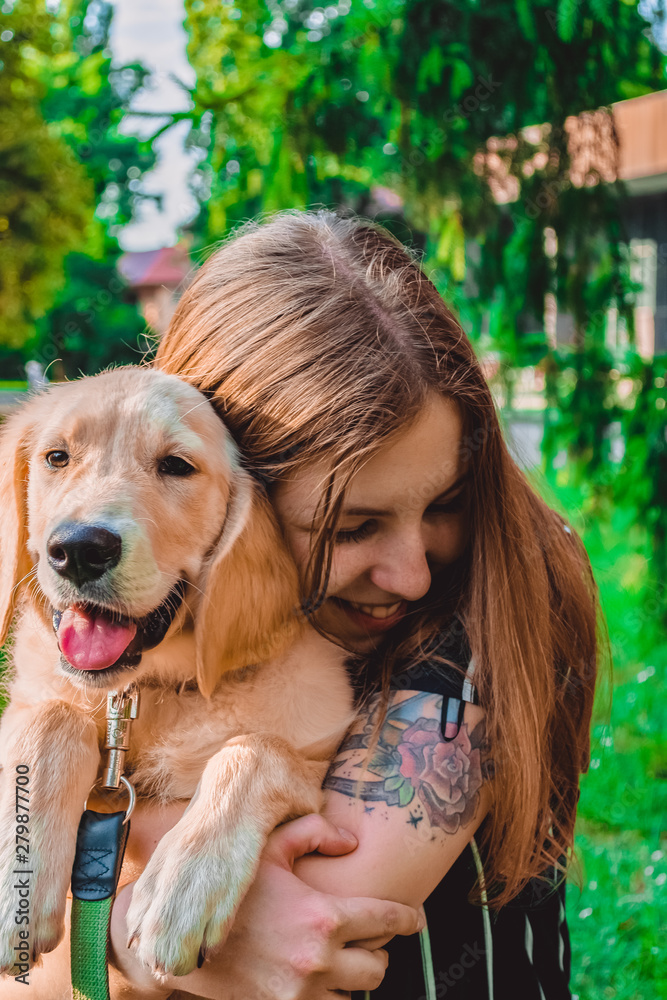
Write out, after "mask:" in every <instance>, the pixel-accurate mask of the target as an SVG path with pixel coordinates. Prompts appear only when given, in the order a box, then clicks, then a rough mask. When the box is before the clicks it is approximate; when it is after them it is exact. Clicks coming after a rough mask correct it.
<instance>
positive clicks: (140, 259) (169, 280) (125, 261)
mask: <svg viewBox="0 0 667 1000" xmlns="http://www.w3.org/2000/svg"><path fill="white" fill-rule="evenodd" d="M192 266H193V265H192V262H191V260H190V258H189V257H188V252H187V250H186V248H185V247H184V246H183V244H182V243H179V244H178V245H177V246H175V247H162V248H161V249H160V250H144V251H140V252H133V253H125V254H123V256H122V257H121V258H120V260H119V261H118V270H119V271H120V273H121V274H122V276H123V277H124V278H125V280H126V281H127V283H128V285H129V286H130V288H146V287H150V288H155V287H162V286H166V287H167V288H177V287H178V286H179V285H180V284H181V282H182V281H183V279H184V278H185V277H186V275H187V274H188V273H189V272H190V271H191V270H192Z"/></svg>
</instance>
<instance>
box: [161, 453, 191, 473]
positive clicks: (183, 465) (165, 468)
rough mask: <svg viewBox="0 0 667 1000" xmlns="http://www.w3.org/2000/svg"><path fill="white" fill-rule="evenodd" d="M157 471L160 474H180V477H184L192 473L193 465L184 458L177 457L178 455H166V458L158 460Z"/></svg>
mask: <svg viewBox="0 0 667 1000" xmlns="http://www.w3.org/2000/svg"><path fill="white" fill-rule="evenodd" d="M157 471H158V472H159V473H160V475H161V476H180V477H181V478H185V477H186V476H191V475H192V473H193V472H194V471H195V467H194V465H190V463H189V462H186V461H185V459H184V458H179V457H178V455H167V457H166V458H163V459H162V460H161V461H160V464H159V465H158V467H157Z"/></svg>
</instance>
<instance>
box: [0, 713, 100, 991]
mask: <svg viewBox="0 0 667 1000" xmlns="http://www.w3.org/2000/svg"><path fill="white" fill-rule="evenodd" d="M0 736H1V739H0V745H1V746H2V774H1V775H0V973H3V972H9V971H12V970H13V973H14V974H16V972H17V970H16V968H14V967H15V966H17V965H18V962H17V956H18V954H19V953H20V952H23V953H25V952H26V951H27V952H28V953H29V956H30V957H29V963H30V964H32V963H33V962H34V961H36V959H37V957H38V956H39V955H40V954H41V953H42V952H47V951H52V950H53V949H54V948H55V947H56V945H57V944H58V943H59V941H60V940H61V938H62V936H63V932H64V919H65V903H66V898H67V889H68V886H69V883H70V878H71V875H72V863H73V861H74V850H75V847H76V832H77V827H78V824H79V819H80V817H81V812H82V810H83V804H84V801H85V799H86V796H87V794H88V792H89V790H90V788H91V785H92V784H93V782H94V781H95V776H96V774H97V768H98V764H99V759H100V755H99V750H98V741H97V731H96V728H95V724H94V722H93V721H92V720H91V719H90V718H88V717H87V716H85V715H84V714H83V713H82V712H80V711H79V710H78V709H75V708H72V707H71V706H70V705H68V704H66V703H65V702H64V701H50V702H44V703H43V704H41V705H37V706H31V707H30V708H18V707H16V708H14V707H12V706H11V705H10V706H9V707H8V708H7V710H6V712H5V713H4V715H3V719H2V731H1V733H0ZM26 932H27V934H26ZM17 946H18V949H17Z"/></svg>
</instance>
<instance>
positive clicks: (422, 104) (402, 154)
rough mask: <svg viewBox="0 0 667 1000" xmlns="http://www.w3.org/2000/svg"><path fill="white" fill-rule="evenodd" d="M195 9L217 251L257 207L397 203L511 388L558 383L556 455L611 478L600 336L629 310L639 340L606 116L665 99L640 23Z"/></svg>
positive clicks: (437, 2) (414, 7)
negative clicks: (510, 378) (396, 198)
mask: <svg viewBox="0 0 667 1000" xmlns="http://www.w3.org/2000/svg"><path fill="white" fill-rule="evenodd" d="M186 6H187V11H188V19H187V24H188V29H189V33H190V44H189V56H190V60H191V62H192V64H193V65H194V67H195V69H196V70H197V84H196V88H195V90H194V93H193V100H194V104H195V112H194V115H193V120H194V125H195V129H194V132H193V137H192V141H193V142H199V143H200V144H201V145H202V146H203V147H204V148H206V150H207V156H206V160H205V163H204V164H203V165H202V167H201V169H200V173H199V177H198V181H197V183H198V186H199V190H200V193H201V194H202V196H203V201H204V202H205V207H204V209H203V213H202V217H201V219H200V220H199V223H198V226H199V232H200V236H201V239H202V242H203V243H204V244H210V243H211V242H212V241H213V240H215V239H217V238H219V237H220V236H221V235H222V234H223V233H224V231H225V230H226V228H228V227H229V226H230V225H233V223H234V222H235V221H236V220H238V219H241V218H245V217H248V216H252V215H255V214H257V213H259V212H262V211H271V210H273V209H275V208H280V207H292V206H305V205H312V204H317V203H325V204H338V205H341V204H342V205H348V206H350V207H352V208H354V209H356V210H357V211H362V212H363V211H367V210H368V209H369V208H370V210H371V211H375V208H376V207H377V206H376V205H375V204H374V200H373V189H374V188H375V187H376V186H377V185H384V186H386V187H388V188H389V189H391V190H392V191H394V192H397V193H398V194H399V195H400V196H401V199H402V202H403V210H402V213H394V214H395V215H397V216H398V217H397V218H395V220H394V221H395V222H396V223H397V224H399V225H401V224H403V222H407V227H409V228H408V232H410V233H412V234H414V235H413V240H414V242H415V243H416V244H417V246H422V247H423V249H424V253H425V263H426V265H427V267H428V268H430V269H431V271H432V272H434V274H435V278H436V281H437V283H438V285H439V287H440V290H441V291H442V292H443V294H444V295H445V297H446V298H447V299H448V300H449V301H450V302H452V303H453V304H454V306H455V307H456V308H457V309H458V310H459V312H460V313H461V315H462V317H463V320H464V322H465V325H466V328H467V329H468V330H469V331H471V332H472V334H473V336H475V337H477V338H478V339H479V340H480V346H481V347H482V349H487V350H488V349H489V348H490V349H492V350H494V351H495V352H496V353H497V354H498V355H499V357H500V360H501V362H502V367H501V371H502V370H505V371H508V370H511V369H512V368H515V367H516V366H522V365H528V364H535V363H536V362H540V363H541V364H542V366H543V367H544V369H545V371H546V374H547V378H548V383H549V389H550V397H551V400H552V402H553V403H555V404H558V407H557V409H554V410H553V414H554V415H555V414H556V413H558V420H557V421H553V420H552V425H551V426H550V427H549V428H548V430H549V433H548V434H547V438H546V440H547V443H548V447H549V449H550V451H551V452H552V453H553V452H554V451H555V448H554V436H555V435H557V439H558V441H560V442H563V441H564V442H565V443H566V444H567V446H568V448H569V451H570V456H571V458H572V459H573V460H574V461H575V462H577V463H578V464H579V465H580V466H582V467H583V466H585V467H586V468H587V470H588V472H589V473H592V474H594V475H597V473H598V472H599V471H600V470H601V469H602V468H603V466H604V462H605V454H606V452H605V449H606V438H605V430H606V427H607V425H608V424H609V421H610V417H611V416H612V415H613V403H612V407H611V409H610V405H609V404H610V398H611V396H612V395H613V385H612V383H611V382H610V379H609V373H610V372H611V371H612V369H613V360H612V358H611V356H610V355H609V352H608V351H607V350H606V347H605V338H604V330H605V318H606V314H607V310H608V309H609V308H610V307H611V306H614V307H615V308H616V309H617V311H618V313H619V315H620V316H621V318H623V319H625V321H626V323H627V325H628V328H629V329H630V331H631V330H632V294H633V291H634V290H635V289H636V287H637V286H636V285H635V284H634V283H633V282H632V281H631V280H630V269H629V262H628V258H627V254H626V253H625V252H624V233H623V228H622V224H621V213H620V207H621V203H622V196H623V190H622V186H621V185H620V184H619V183H614V178H615V176H616V172H615V171H616V160H617V150H618V146H617V139H616V134H615V130H614V126H613V119H612V117H611V113H610V111H609V105H610V104H611V103H613V102H614V101H618V100H622V99H625V98H628V97H633V96H636V95H639V94H642V93H646V92H649V91H653V90H656V89H659V88H661V87H662V86H664V57H663V56H662V54H661V53H660V52H659V50H658V48H657V47H656V45H655V44H654V42H653V40H652V37H651V33H650V30H649V28H648V26H647V23H646V21H645V20H644V19H643V18H642V17H641V16H640V14H639V12H638V8H637V6H635V5H634V4H632V3H627V2H625V0H581V2H580V0H560V2H559V3H558V4H557V5H556V8H554V5H553V4H552V2H551V0H520V2H517V3H516V4H504V3H496V4H491V5H489V4H472V3H469V2H468V0H367V2H366V3H364V4H363V5H362V4H354V5H351V4H350V3H349V2H348V0H340V2H338V3H336V4H332V5H329V6H327V7H325V8H322V7H317V6H315V5H314V4H313V3H310V2H307V0H281V2H279V0H271V2H269V0H266V2H263V0H252V2H249V3H244V4H242V5H241V4H239V5H238V6H237V5H235V4H233V3H232V4H225V5H220V4H218V3H216V2H215V0H187V3H186ZM586 112H588V114H585V115H582V113H586ZM574 116H580V117H579V122H580V125H581V127H580V128H579V129H574V128H573V121H574ZM577 174H578V175H579V176H577ZM502 187H504V188H505V197H504V198H503V199H502V200H496V199H495V198H494V191H495V192H497V191H498V189H499V188H502ZM383 221H384V220H383ZM407 227H405V228H407ZM547 231H548V232H549V234H550V240H546V239H545V234H546V232H547ZM549 242H550V244H551V246H547V243H549ZM548 293H549V294H551V295H553V296H554V297H555V300H556V302H557V304H558V307H559V309H560V310H561V311H563V312H566V313H568V314H569V316H570V317H571V318H572V323H573V344H572V347H571V348H570V349H567V350H560V349H559V350H556V349H555V347H554V345H553V343H552V342H550V340H549V338H548V337H547V334H546V331H545V328H544V320H543V315H544V303H545V296H546V295H547V294H548ZM605 373H606V374H605ZM572 379H573V380H574V385H573V388H572V389H571V390H570V389H569V388H568V386H569V385H570V384H571V383H572Z"/></svg>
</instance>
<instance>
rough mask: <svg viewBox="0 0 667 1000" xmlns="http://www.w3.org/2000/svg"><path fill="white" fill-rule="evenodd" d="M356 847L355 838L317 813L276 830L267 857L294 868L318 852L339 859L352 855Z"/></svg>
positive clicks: (268, 846)
mask: <svg viewBox="0 0 667 1000" xmlns="http://www.w3.org/2000/svg"><path fill="white" fill-rule="evenodd" d="M356 846H357V838H356V837H355V836H354V834H352V833H349V832H348V831H347V830H341V829H339V828H338V827H337V826H334V824H333V823H331V822H330V821H329V820H328V819H325V818H324V816H320V815H319V814H318V813H310V814H309V815H308V816H301V817H300V818H299V819H294V820H292V821H291V822H289V823H284V824H283V825H282V826H279V827H278V829H277V830H274V832H273V833H272V834H271V836H270V838H269V841H268V844H267V854H268V856H269V857H271V858H272V859H273V860H274V861H275V862H277V863H279V864H282V865H283V866H284V867H286V868H291V867H292V865H293V864H294V862H295V860H296V859H297V858H301V857H303V855H304V854H312V853H313V852H314V851H319V853H320V854H327V855H329V856H331V857H336V856H338V855H341V854H349V853H350V851H352V850H354V848H355V847H356Z"/></svg>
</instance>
